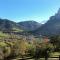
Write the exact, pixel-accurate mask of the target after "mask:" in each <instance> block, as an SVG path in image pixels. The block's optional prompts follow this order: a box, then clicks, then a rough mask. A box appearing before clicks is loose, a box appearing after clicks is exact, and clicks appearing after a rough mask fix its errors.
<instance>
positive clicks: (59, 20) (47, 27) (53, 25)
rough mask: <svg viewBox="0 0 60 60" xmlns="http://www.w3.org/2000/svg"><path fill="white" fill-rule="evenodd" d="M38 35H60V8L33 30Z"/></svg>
mask: <svg viewBox="0 0 60 60" xmlns="http://www.w3.org/2000/svg"><path fill="white" fill-rule="evenodd" d="M34 33H36V34H39V35H47V36H48V35H60V9H59V10H58V12H57V13H56V14H55V15H54V16H51V17H50V19H49V20H48V21H47V23H45V24H44V25H42V26H41V27H40V28H39V29H37V30H35V32H34Z"/></svg>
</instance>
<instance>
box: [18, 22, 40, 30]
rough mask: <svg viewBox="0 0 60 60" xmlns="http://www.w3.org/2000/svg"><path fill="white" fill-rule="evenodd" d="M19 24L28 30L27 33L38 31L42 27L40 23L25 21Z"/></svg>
mask: <svg viewBox="0 0 60 60" xmlns="http://www.w3.org/2000/svg"><path fill="white" fill-rule="evenodd" d="M18 24H19V26H20V27H21V28H22V29H23V30H26V31H32V30H36V29H37V28H39V27H40V26H41V24H40V23H38V22H35V21H24V22H19V23H18Z"/></svg>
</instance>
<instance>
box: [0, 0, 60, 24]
mask: <svg viewBox="0 0 60 60" xmlns="http://www.w3.org/2000/svg"><path fill="white" fill-rule="evenodd" d="M59 8H60V0H0V18H3V19H9V20H13V21H16V22H19V21H28V20H34V21H37V22H40V23H44V22H46V21H47V20H48V19H49V17H50V16H52V15H54V14H55V13H56V12H57V11H58V9H59Z"/></svg>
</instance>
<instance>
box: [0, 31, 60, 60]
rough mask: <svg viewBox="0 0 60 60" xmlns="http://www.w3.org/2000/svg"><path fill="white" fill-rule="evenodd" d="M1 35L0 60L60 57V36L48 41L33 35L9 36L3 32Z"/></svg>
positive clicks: (36, 59) (52, 37)
mask: <svg viewBox="0 0 60 60" xmlns="http://www.w3.org/2000/svg"><path fill="white" fill-rule="evenodd" d="M0 34H1V36H0V38H1V42H0V60H5V59H6V60H12V59H27V58H32V59H35V60H38V59H40V58H48V57H59V55H60V46H59V44H60V36H59V35H57V36H51V37H50V38H49V39H48V38H47V39H46V38H43V37H35V36H32V35H28V36H25V35H15V34H11V35H9V34H6V33H3V32H1V33H0ZM5 35H6V36H5ZM3 38H4V40H3Z"/></svg>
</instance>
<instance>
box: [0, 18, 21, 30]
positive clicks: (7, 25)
mask: <svg viewBox="0 0 60 60" xmlns="http://www.w3.org/2000/svg"><path fill="white" fill-rule="evenodd" d="M18 30H22V29H20V27H19V26H18V24H16V22H13V21H10V20H8V19H0V31H18Z"/></svg>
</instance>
